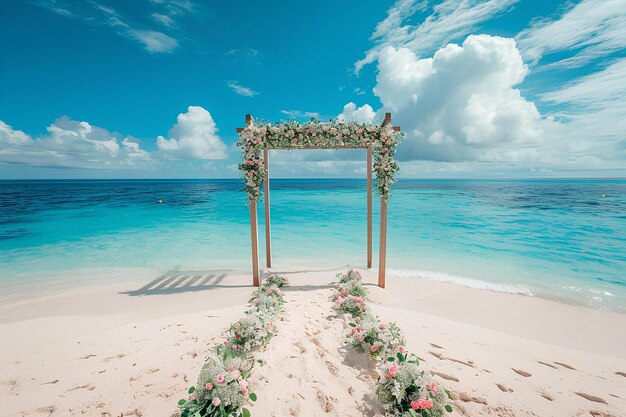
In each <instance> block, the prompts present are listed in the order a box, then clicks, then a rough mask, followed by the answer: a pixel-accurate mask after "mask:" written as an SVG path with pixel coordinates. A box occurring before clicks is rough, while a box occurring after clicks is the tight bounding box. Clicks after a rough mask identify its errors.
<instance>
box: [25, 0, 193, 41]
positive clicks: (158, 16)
mask: <svg viewBox="0 0 626 417" xmlns="http://www.w3.org/2000/svg"><path fill="white" fill-rule="evenodd" d="M33 2H34V4H36V5H38V6H40V7H42V8H44V9H46V10H49V11H51V12H53V13H56V14H59V15H61V16H64V17H67V18H70V19H74V20H77V21H80V22H82V23H84V24H87V25H90V26H98V27H107V28H109V29H110V30H112V31H113V32H114V33H116V34H118V35H120V36H123V37H125V38H128V39H132V40H134V41H135V42H138V43H139V44H140V45H141V46H142V47H143V48H144V49H145V50H147V51H148V52H150V53H167V52H172V51H174V50H175V49H176V48H177V47H178V41H177V40H176V39H175V38H173V37H172V36H170V35H167V34H165V33H163V32H160V31H157V30H152V29H150V28H148V27H146V25H145V24H142V23H138V22H135V21H134V20H132V19H129V18H128V17H126V16H123V15H122V14H121V13H119V12H118V11H117V10H115V9H113V8H111V7H108V6H104V5H102V4H99V3H97V2H95V1H85V2H71V1H68V0H33ZM155 4H157V5H160V6H161V7H163V8H165V10H167V13H158V12H155V13H152V15H151V17H152V19H154V20H157V21H159V22H160V23H161V24H163V25H165V26H172V25H173V24H174V21H173V20H172V19H171V16H174V15H181V14H183V12H184V11H186V10H187V11H191V10H192V8H191V5H192V3H190V2H186V1H170V2H155ZM188 8H189V9H188Z"/></svg>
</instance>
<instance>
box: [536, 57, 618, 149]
mask: <svg viewBox="0 0 626 417" xmlns="http://www.w3.org/2000/svg"><path fill="white" fill-rule="evenodd" d="M624 80H626V58H622V59H619V60H617V61H615V62H614V63H613V64H611V65H609V66H608V67H606V68H605V69H604V70H602V71H600V72H597V73H593V74H589V75H587V76H584V77H581V78H579V79H577V80H575V81H573V82H571V83H569V84H567V85H565V86H564V87H563V88H561V89H560V90H555V91H551V92H548V93H545V94H542V95H541V99H542V100H543V101H545V102H549V103H553V104H558V105H565V106H566V108H567V110H566V111H562V112H561V113H559V116H560V117H561V118H563V119H564V120H565V121H566V122H567V125H568V126H569V127H570V131H571V132H572V134H571V137H570V143H572V145H576V144H577V145H576V146H578V147H579V148H580V147H587V148H591V149H589V152H590V153H591V154H594V153H597V151H598V150H599V149H601V148H603V147H604V148H606V149H605V150H606V152H605V154H606V155H605V158H609V159H610V158H611V157H617V158H620V157H621V158H624V156H625V155H624V154H625V153H626V133H625V132H626V82H624ZM585 138H595V139H596V140H595V141H591V140H587V141H585V140H584V139H585ZM619 149H621V150H622V152H619ZM615 151H617V152H615Z"/></svg>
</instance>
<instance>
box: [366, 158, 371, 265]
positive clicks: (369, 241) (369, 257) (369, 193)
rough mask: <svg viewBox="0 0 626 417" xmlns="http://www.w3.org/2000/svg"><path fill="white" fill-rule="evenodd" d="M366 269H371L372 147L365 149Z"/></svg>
mask: <svg viewBox="0 0 626 417" xmlns="http://www.w3.org/2000/svg"><path fill="white" fill-rule="evenodd" d="M367 267H368V268H371V267H372V147H371V146H370V147H369V148H367Z"/></svg>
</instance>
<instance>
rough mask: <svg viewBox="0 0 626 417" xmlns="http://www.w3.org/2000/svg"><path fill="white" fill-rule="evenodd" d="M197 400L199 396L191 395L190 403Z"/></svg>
mask: <svg viewBox="0 0 626 417" xmlns="http://www.w3.org/2000/svg"><path fill="white" fill-rule="evenodd" d="M196 398H198V396H197V395H196V394H191V395H190V396H189V401H193V400H195V399H196Z"/></svg>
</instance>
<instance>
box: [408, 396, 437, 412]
mask: <svg viewBox="0 0 626 417" xmlns="http://www.w3.org/2000/svg"><path fill="white" fill-rule="evenodd" d="M411 408H412V409H413V410H426V409H428V408H433V400H431V399H430V398H429V399H427V400H422V399H420V400H417V401H411Z"/></svg>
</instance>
